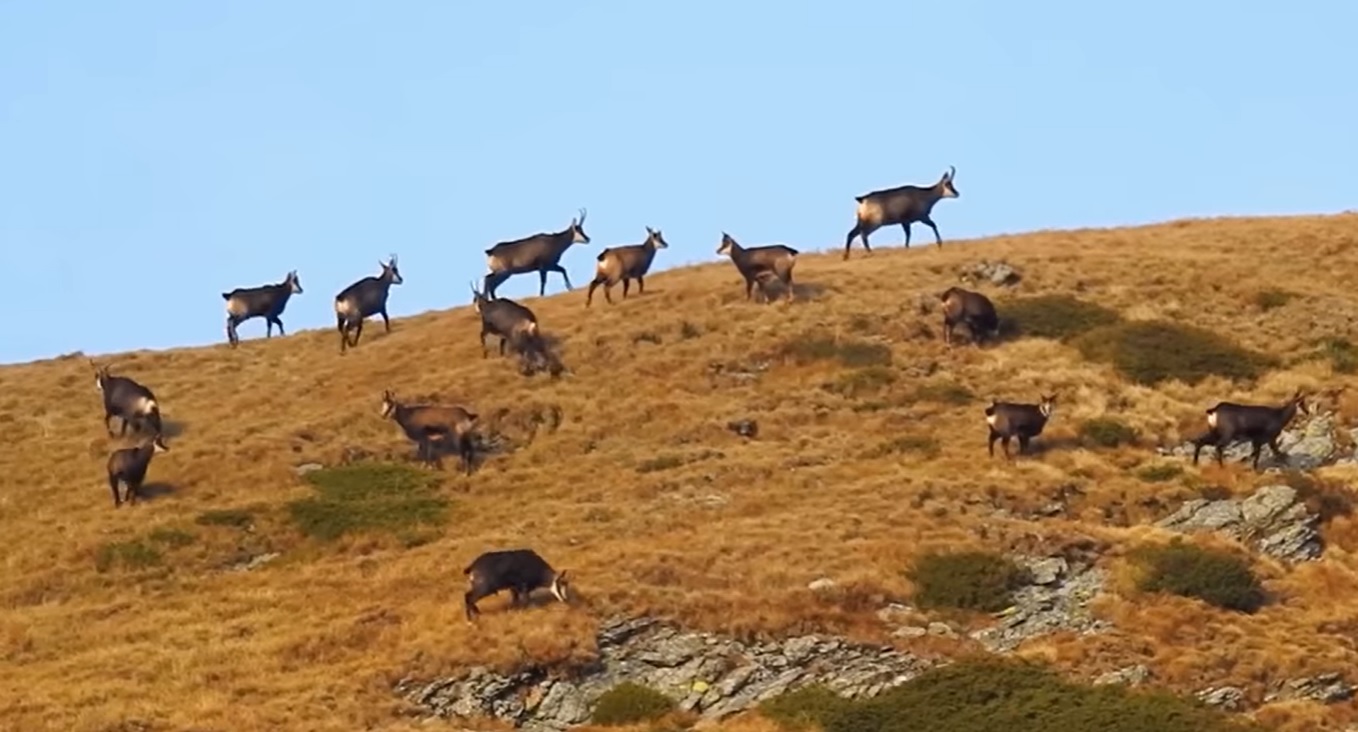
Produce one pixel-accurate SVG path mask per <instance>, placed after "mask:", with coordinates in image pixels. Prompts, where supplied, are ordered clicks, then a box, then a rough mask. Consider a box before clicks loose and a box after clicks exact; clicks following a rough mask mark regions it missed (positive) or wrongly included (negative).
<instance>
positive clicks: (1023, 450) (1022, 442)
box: [1018, 435, 1033, 455]
mask: <svg viewBox="0 0 1358 732" xmlns="http://www.w3.org/2000/svg"><path fill="white" fill-rule="evenodd" d="M1032 439H1033V438H1031V437H1029V436H1028V435H1019V436H1018V444H1019V454H1020V455H1026V454H1027V453H1028V443H1029V442H1030V441H1031V440H1032Z"/></svg>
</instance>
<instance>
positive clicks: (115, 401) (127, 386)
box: [90, 359, 162, 437]
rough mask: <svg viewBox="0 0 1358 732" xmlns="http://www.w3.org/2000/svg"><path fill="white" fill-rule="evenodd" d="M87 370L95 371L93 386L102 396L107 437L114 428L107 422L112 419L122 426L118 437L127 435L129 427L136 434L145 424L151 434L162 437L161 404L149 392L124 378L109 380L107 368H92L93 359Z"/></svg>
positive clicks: (95, 366)
mask: <svg viewBox="0 0 1358 732" xmlns="http://www.w3.org/2000/svg"><path fill="white" fill-rule="evenodd" d="M90 366H91V367H92V368H93V369H94V386H95V388H96V389H98V390H99V393H101V394H103V395H104V429H106V430H108V434H109V436H110V437H112V436H113V427H112V426H111V425H110V424H109V420H111V419H113V417H115V416H116V417H118V418H119V419H120V420H122V423H123V424H122V429H121V430H119V432H118V436H119V437H122V436H123V435H126V434H127V425H128V424H129V423H131V424H132V425H133V429H134V431H137V432H140V431H141V426H142V424H143V423H145V424H149V425H150V426H151V429H152V431H153V432H154V434H157V435H158V434H160V433H161V430H162V425H161V421H160V402H158V401H156V395H155V394H152V393H151V390H150V389H148V388H146V387H145V386H142V385H141V384H138V383H137V382H136V381H134V380H132V379H130V378H128V377H126V376H110V375H109V372H108V367H107V366H99V365H97V364H95V363H94V360H93V359H91V360H90Z"/></svg>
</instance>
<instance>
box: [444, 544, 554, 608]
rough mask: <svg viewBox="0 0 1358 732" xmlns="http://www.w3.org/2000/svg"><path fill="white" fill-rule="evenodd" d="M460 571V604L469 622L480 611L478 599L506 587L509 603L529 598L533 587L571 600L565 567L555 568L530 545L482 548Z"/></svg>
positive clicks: (517, 602)
mask: <svg viewBox="0 0 1358 732" xmlns="http://www.w3.org/2000/svg"><path fill="white" fill-rule="evenodd" d="M462 573H463V574H465V575H467V593H466V595H464V596H463V604H464V606H465V608H466V612H467V620H468V622H470V621H473V620H475V619H476V616H477V615H480V614H481V611H480V609H478V608H477V607H476V603H477V601H479V600H481V599H482V598H485V597H490V596H491V595H494V594H495V593H497V592H500V591H501V590H509V592H510V600H509V604H510V607H518V606H521V605H523V604H524V603H525V602H527V601H528V597H529V595H530V594H532V592H533V590H535V589H537V588H539V587H546V588H548V589H549V590H551V593H552V597H555V598H556V599H557V600H559V601H561V602H565V603H569V602H570V580H569V578H568V576H567V574H568V573H567V570H564V569H563V570H561V571H557V570H555V569H552V565H550V564H548V563H547V560H545V559H543V558H542V557H541V556H539V555H538V553H537V552H535V551H533V550H532V549H503V550H500V551H491V552H485V553H483V554H481V555H480V556H478V557H477V558H476V559H473V560H472V563H471V564H468V565H467V567H466V568H465V569H463V570H462Z"/></svg>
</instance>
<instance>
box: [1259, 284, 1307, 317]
mask: <svg viewBox="0 0 1358 732" xmlns="http://www.w3.org/2000/svg"><path fill="white" fill-rule="evenodd" d="M1296 296H1297V295H1296V293H1293V292H1287V291H1285V290H1275V289H1271V288H1270V289H1267V290H1260V291H1258V292H1256V293H1254V304H1255V305H1258V306H1259V309H1260V310H1263V311H1265V312H1267V311H1269V310H1272V309H1274V308H1280V307H1282V306H1284V305H1286V304H1287V303H1289V302H1292V300H1293V299H1294V298H1296Z"/></svg>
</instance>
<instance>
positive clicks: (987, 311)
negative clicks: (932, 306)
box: [938, 287, 1000, 346]
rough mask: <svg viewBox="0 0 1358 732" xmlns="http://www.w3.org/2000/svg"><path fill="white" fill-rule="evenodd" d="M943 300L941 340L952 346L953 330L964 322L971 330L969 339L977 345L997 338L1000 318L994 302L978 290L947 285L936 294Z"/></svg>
mask: <svg viewBox="0 0 1358 732" xmlns="http://www.w3.org/2000/svg"><path fill="white" fill-rule="evenodd" d="M938 299H939V300H942V301H943V342H944V343H946V344H948V345H949V346H952V334H953V330H954V329H955V328H957V326H958V324H959V323H964V324H966V326H967V330H968V331H970V332H971V340H972V342H973V343H975V344H976V345H977V346H980V345H981V341H983V340H986V339H994V338H997V337H998V336H999V334H1000V318H999V316H998V315H996V313H995V304H994V303H992V302H991V301H990V298H988V297H986V296H985V295H982V294H981V293H979V292H972V291H971V290H964V289H962V288H960V287H949V288H948V289H946V290H944V291H943V293H942V294H940V295H939V296H938Z"/></svg>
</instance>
